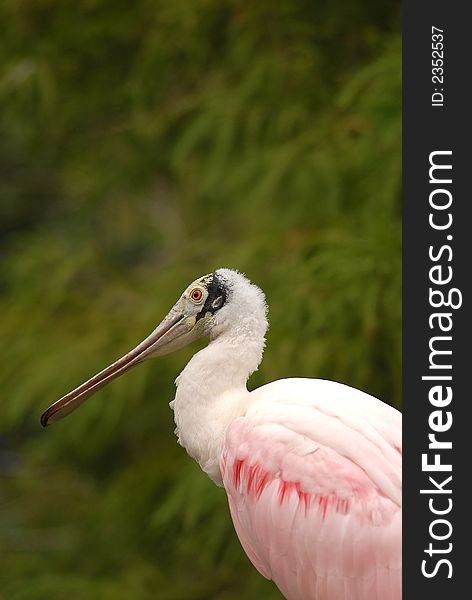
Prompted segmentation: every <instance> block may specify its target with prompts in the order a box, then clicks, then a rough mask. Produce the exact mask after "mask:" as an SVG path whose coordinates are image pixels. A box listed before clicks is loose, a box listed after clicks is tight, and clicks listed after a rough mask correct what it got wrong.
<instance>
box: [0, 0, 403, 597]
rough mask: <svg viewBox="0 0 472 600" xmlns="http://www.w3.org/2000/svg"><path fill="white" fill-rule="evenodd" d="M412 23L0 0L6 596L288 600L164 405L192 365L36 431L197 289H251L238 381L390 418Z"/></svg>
mask: <svg viewBox="0 0 472 600" xmlns="http://www.w3.org/2000/svg"><path fill="white" fill-rule="evenodd" d="M399 24H400V15H399V3H397V2H385V1H382V0H380V1H379V0H350V1H349V2H344V1H343V2H341V1H340V0H331V1H329V2H328V1H319V0H317V1H313V0H311V1H307V0H306V1H298V2H296V1H291V2H289V1H287V0H281V1H277V2H274V1H271V2H269V1H267V0H259V1H257V2H256V1H253V2H249V1H247V0H246V1H244V0H234V1H225V0H178V1H174V2H172V1H170V0H168V1H164V0H160V1H151V0H148V1H139V2H129V1H128V2H124V1H123V0H84V1H82V2H77V1H75V2H72V1H67V0H62V1H59V0H56V1H55V0H24V1H21V0H5V1H3V2H1V3H0V129H1V131H0V134H1V135H0V168H1V177H0V228H1V238H0V253H1V258H2V264H1V267H0V315H1V317H0V318H1V352H2V355H1V368H0V384H1V387H0V389H1V398H0V402H1V408H0V431H1V433H0V598H1V599H2V600H4V599H8V600H43V599H45V600H46V599H48V600H49V599H50V600H56V599H61V600H62V599H64V598H67V599H71V600H76V599H80V600H85V599H89V598H91V599H95V598H96V599H100V600H101V599H104V600H115V599H116V600H130V599H133V600H134V599H136V600H141V599H142V600H148V599H149V600H151V599H155V598H159V599H160V600H176V599H179V600H187V599H188V600H193V599H201V600H205V599H218V600H233V599H234V600H235V599H241V598H243V599H251V600H252V599H254V600H258V599H260V598H264V599H267V600H271V599H272V600H275V599H276V598H280V595H279V594H278V592H277V591H276V590H275V587H274V586H273V585H272V584H271V583H269V582H266V581H264V580H263V579H262V577H261V576H260V575H259V574H258V573H257V572H256V571H255V569H254V568H253V567H252V566H251V564H250V563H249V561H248V560H247V558H246V557H245V555H244V553H243V551H242V550H241V548H240V546H239V543H238V541H237V539H236V536H235V534H234V531H233V528H232V525H231V521H230V517H229V514H228V509H227V506H226V499H225V495H224V492H223V491H222V490H220V489H218V488H216V487H215V486H214V485H213V484H212V483H211V482H210V481H209V480H207V478H206V477H205V475H204V474H203V473H201V472H200V471H199V469H198V467H197V466H196V465H194V464H193V462H192V461H191V460H190V459H189V458H188V457H187V456H186V454H185V452H184V451H183V450H182V448H180V447H178V445H177V444H176V440H175V438H174V435H173V428H174V424H173V421H172V413H171V411H170V409H169V407H168V402H169V401H170V400H171V399H172V398H173V394H174V385H173V381H174V379H175V377H176V376H177V374H178V373H179V372H180V370H181V369H182V368H183V366H184V364H185V362H186V360H188V358H189V357H190V356H191V354H192V353H193V352H194V351H195V347H193V348H188V349H186V350H182V351H180V352H179V353H177V354H176V355H174V356H169V357H165V358H162V359H159V360H156V361H150V362H149V363H148V364H145V365H143V366H141V367H140V368H139V369H136V370H135V371H134V372H133V373H130V374H129V375H127V376H126V377H125V378H123V379H122V380H119V381H116V382H115V383H113V384H112V385H111V386H109V388H108V389H104V390H103V391H101V392H100V394H99V395H98V396H97V397H95V398H94V399H93V400H91V401H90V402H89V403H87V405H86V406H84V407H83V408H82V409H81V410H80V411H78V412H77V413H76V414H74V415H73V417H70V419H68V420H66V421H63V422H61V423H60V424H58V425H56V426H54V427H52V428H50V429H47V430H42V429H41V428H40V427H39V421H38V419H39V415H40V413H41V412H42V410H43V409H44V408H46V406H47V405H48V404H50V403H51V402H52V401H54V400H55V399H57V398H58V397H59V396H61V395H63V394H64V393H65V392H66V391H68V390H69V389H71V388H72V387H75V386H76V385H77V384H79V383H80V382H81V381H82V380H83V379H85V378H87V377H89V376H90V375H91V374H93V373H94V372H96V371H97V370H99V369H100V368H102V367H103V366H105V365H106V364H108V363H109V362H110V361H112V360H114V359H115V358H117V357H118V356H119V355H121V354H122V353H124V352H125V351H126V350H128V349H129V348H130V347H131V346H132V345H134V344H135V343H136V342H137V341H139V340H140V339H141V338H142V337H143V336H144V335H146V334H147V333H148V332H149V331H150V330H151V329H153V328H154V326H155V325H156V324H157V322H158V321H159V320H160V319H161V318H162V317H163V316H164V314H165V313H166V312H167V310H168V309H169V308H170V306H171V305H172V304H173V303H174V302H175V300H176V299H177V298H178V296H179V295H180V293H181V291H182V290H183V289H184V288H185V287H186V286H187V285H188V283H189V282H190V281H192V280H193V279H195V278H196V277H198V276H200V275H202V274H205V273H207V272H209V271H211V270H213V269H214V268H216V267H219V266H227V267H233V268H238V269H240V270H242V271H244V272H245V273H246V274H247V275H248V276H249V277H250V278H251V279H252V280H253V281H254V282H255V283H257V284H258V285H260V286H261V287H262V288H263V289H264V290H265V292H266V294H267V300H268V303H269V307H270V315H269V316H270V324H271V327H270V330H269V334H268V340H267V350H266V353H265V358H264V361H263V363H262V366H261V368H260V370H259V371H258V372H257V373H256V374H255V375H254V376H253V377H252V378H251V380H250V382H249V383H250V387H251V388H252V387H255V386H258V385H260V384H262V383H265V382H268V381H271V380H273V379H277V378H280V377H286V376H295V375H297V376H309V377H323V378H329V379H336V380H339V381H342V382H346V383H349V384H350V385H353V386H356V387H359V388H361V389H364V390H366V391H368V392H370V393H372V394H374V395H376V396H378V397H380V398H382V399H384V400H386V401H387V402H390V403H393V404H395V405H396V406H399V403H400V383H401V380H400V341H401V338H400V335H401V329H400V319H401V304H400V297H401V277H400V249H401V238H400V185H401V176H400V175H401V173H400V168H401V156H400V144H401V129H400V116H401V113H400V110H401V106H400V86H401V58H400V50H401V49H400V34H399Z"/></svg>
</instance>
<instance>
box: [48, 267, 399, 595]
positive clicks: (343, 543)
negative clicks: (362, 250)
mask: <svg viewBox="0 0 472 600" xmlns="http://www.w3.org/2000/svg"><path fill="white" fill-rule="evenodd" d="M267 310H268V309H267V304H266V299H265V295H264V293H263V292H262V290H261V289H260V288H259V287H257V286H256V285H254V284H253V283H251V282H250V281H249V280H248V279H247V278H246V276H245V275H244V274H242V273H240V272H239V271H236V270H232V269H227V268H220V269H217V270H215V271H214V272H212V273H210V274H207V275H204V276H203V277H200V278H198V279H196V280H195V281H194V282H193V283H191V284H190V285H189V286H188V287H187V289H186V290H185V291H184V293H183V294H182V295H181V297H180V298H179V300H178V301H177V302H176V304H175V305H174V306H173V308H172V309H171V310H170V312H169V313H168V314H167V316H166V317H165V318H164V319H163V320H162V322H161V323H160V324H159V325H158V326H157V327H156V328H155V329H154V331H152V333H151V334H150V335H149V336H148V337H147V338H146V339H145V340H143V341H142V342H141V343H140V344H138V345H137V346H136V347H135V348H134V349H133V350H131V351H130V352H128V353H127V354H125V355H124V356H123V357H122V358H120V359H118V360H117V361H115V362H114V363H113V364H111V365H110V366H108V367H107V368H105V369H104V370H102V371H100V372H99V373H98V374H97V375H95V376H94V377H92V378H91V379H89V380H87V381H86V382H85V383H83V384H82V385H80V386H79V387H77V388H75V389H74V390H73V391H71V392H69V393H68V394H66V395H65V396H63V397H62V398H60V399H59V400H57V401H56V402H55V403H54V404H52V405H51V406H50V407H49V408H48V409H47V410H46V411H45V412H44V413H43V414H42V416H41V423H42V425H43V426H46V425H49V424H51V423H53V422H55V421H58V420H59V419H61V418H63V417H65V416H66V415H68V414H69V413H71V412H72V411H74V410H75V409H76V408H77V407H79V406H80V405H81V404H82V403H83V402H84V401H85V400H87V399H88V398H89V397H90V396H92V395H93V394H95V393H96V392H97V391H98V390H99V389H100V388H102V387H103V386H105V385H106V384H108V383H109V382H110V381H112V380H114V379H115V378H117V377H119V376H120V375H122V374H123V373H125V372H126V371H128V370H129V369H131V368H133V367H134V366H136V365H138V364H140V363H142V362H143V361H145V360H147V359H149V358H151V357H157V356H163V355H165V354H168V353H170V352H173V351H175V350H177V349H179V348H181V347H183V346H185V345H186V344H188V343H190V342H192V341H194V340H197V339H198V338H202V337H207V338H208V339H209V343H208V344H207V345H206V346H205V347H204V348H203V349H201V350H199V351H198V352H197V353H196V354H194V355H193V356H192V358H191V359H190V361H189V362H188V364H187V365H186V366H185V368H184V369H183V371H182V372H181V373H180V375H179V376H178V377H177V379H176V382H175V383H176V394H175V398H174V399H173V400H172V401H171V402H170V406H171V408H172V410H173V413H174V420H175V424H176V434H177V437H178V442H179V443H180V444H181V445H182V446H183V447H184V448H185V449H186V451H187V453H188V454H189V455H190V456H191V457H192V458H193V459H195V460H196V461H197V463H198V464H199V465H200V467H201V469H202V470H203V471H204V472H205V473H206V474H207V475H208V476H209V477H210V478H211V479H212V480H213V481H214V482H215V483H216V484H217V485H218V486H222V487H224V489H225V491H226V494H227V498H228V504H229V511H230V513H231V517H232V520H233V524H234V527H235V530H236V533H237V536H238V538H239V540H240V542H241V545H242V547H243V549H244V550H245V552H246V554H247V556H248V558H249V560H250V561H251V562H252V563H253V565H254V566H255V568H256V569H257V570H258V571H259V572H260V573H261V574H262V575H263V576H264V577H266V578H267V579H271V580H273V582H274V583H275V584H276V586H277V587H278V588H279V590H280V592H281V593H282V595H283V596H284V597H285V598H286V599H287V600H399V599H400V598H401V593H402V591H401V557H402V555H401V540H402V531H401V511H402V493H401V489H402V488H401V485H402V484H401V453H402V437H401V427H402V423H401V413H400V412H399V411H397V410H396V409H395V408H393V407H391V406H389V405H388V404H386V403H383V402H382V401H380V400H378V399H376V398H374V397H373V396H371V395H369V394H367V393H365V392H362V391H360V390H357V389H355V388H353V387H349V386H347V385H345V384H341V383H336V382H334V381H329V380H325V379H309V378H296V377H295V378H287V379H280V380H277V381H274V382H272V383H268V384H266V385H263V386H261V387H259V388H257V389H254V390H252V391H248V388H247V380H248V378H249V376H250V375H251V374H252V373H253V372H254V371H256V370H257V369H258V367H259V364H260V362H261V360H262V355H263V352H264V347H265V335H266V331H267V328H268V319H267Z"/></svg>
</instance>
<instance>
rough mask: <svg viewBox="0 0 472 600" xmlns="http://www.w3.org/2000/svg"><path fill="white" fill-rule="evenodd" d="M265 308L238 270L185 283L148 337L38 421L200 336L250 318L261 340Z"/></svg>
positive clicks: (52, 416) (58, 414)
mask: <svg viewBox="0 0 472 600" xmlns="http://www.w3.org/2000/svg"><path fill="white" fill-rule="evenodd" d="M266 312H267V308H266V304H265V298H264V294H263V293H262V291H261V290H260V289H259V288H258V287H256V286H255V285H253V284H252V283H251V282H250V281H249V280H248V279H246V277H244V275H242V274H241V273H239V272H238V271H233V270H230V269H218V270H216V271H214V272H213V273H210V274H208V275H204V276H203V277H200V278H199V279H196V280H195V281H194V282H193V283H191V284H190V285H189V286H188V287H187V289H186V290H185V291H184V293H183V294H182V295H181V296H180V298H179V299H178V300H177V302H176V303H175V304H174V306H173V307H172V309H171V310H170V311H169V313H168V314H167V316H166V317H165V318H164V319H163V320H162V321H161V323H160V324H159V325H158V326H157V327H156V328H155V329H154V331H153V332H152V333H151V334H150V335H149V336H148V337H147V338H146V339H144V340H143V341H142V342H141V343H140V344H138V345H137V346H136V347H135V348H134V349H133V350H131V351H130V352H128V353H127V354H125V355H124V356H122V357H121V358H119V359H118V360H117V361H115V362H114V363H112V364H111V365H109V366H108V367H106V368H105V369H103V370H102V371H100V372H99V373H97V374H96V375H94V376H93V377H91V378H90V379H88V380H87V381H86V382H84V383H83V384H82V385H80V386H79V387H77V388H75V389H74V390H72V391H71V392H69V393H68V394H66V395H65V396H63V397H62V398H60V399H59V400H57V401H56V402H55V403H54V404H52V405H51V406H50V407H49V408H48V409H47V410H46V411H45V412H44V413H43V414H42V416H41V424H42V425H43V426H44V427H45V426H46V425H49V424H51V423H54V422H55V421H59V420H60V419H62V418H63V417H65V416H67V415H68V414H70V413H71V412H73V411H74V410H75V409H76V408H78V407H79V406H80V405H81V404H82V403H83V402H85V400H87V399H88V398H90V397H91V396H93V395H94V394H95V393H96V392H97V391H98V390H99V389H101V388H102V387H104V386H105V385H106V384H107V383H110V381H113V379H116V378H117V377H119V376H120V375H123V374H124V373H126V372H127V371H129V370H130V369H131V368H132V367H135V366H136V365H138V364H140V363H142V362H143V361H144V360H146V359H147V358H151V357H155V356H163V355H165V354H169V353H171V352H174V351H175V350H178V349H180V348H182V347H183V346H186V345H187V344H189V343H190V342H193V341H194V340H197V339H199V338H201V337H203V336H208V337H209V338H210V339H214V338H216V337H218V336H219V335H222V334H223V333H225V332H226V331H228V330H230V329H231V328H234V327H237V326H241V325H243V326H244V324H246V325H247V323H248V322H249V323H251V324H252V325H253V326H254V327H257V328H259V329H260V333H261V336H262V339H263V336H264V334H265V331H266V329H267V319H266Z"/></svg>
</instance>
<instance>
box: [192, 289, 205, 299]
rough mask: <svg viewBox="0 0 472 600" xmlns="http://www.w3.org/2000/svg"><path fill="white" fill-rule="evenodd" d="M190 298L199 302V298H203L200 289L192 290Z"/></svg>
mask: <svg viewBox="0 0 472 600" xmlns="http://www.w3.org/2000/svg"><path fill="white" fill-rule="evenodd" d="M190 298H192V300H193V301H194V302H200V300H201V299H202V298H203V292H202V290H199V289H198V288H195V289H194V290H192V291H191V293H190Z"/></svg>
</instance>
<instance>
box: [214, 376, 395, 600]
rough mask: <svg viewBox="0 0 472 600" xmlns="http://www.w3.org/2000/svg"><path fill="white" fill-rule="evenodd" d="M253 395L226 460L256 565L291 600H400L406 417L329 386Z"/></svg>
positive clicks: (288, 384)
mask: <svg viewBox="0 0 472 600" xmlns="http://www.w3.org/2000/svg"><path fill="white" fill-rule="evenodd" d="M251 395H252V397H253V401H252V403H251V405H250V406H249V409H248V411H247V413H246V415H245V416H244V417H241V418H238V419H236V420H235V421H234V422H233V423H232V424H231V426H230V427H229V429H228V431H227V434H226V438H225V444H224V447H223V452H222V460H221V470H222V474H223V482H224V485H225V488H226V491H227V493H228V499H229V504H230V509H231V514H232V517H233V521H234V524H235V528H236V531H237V533H238V536H239V538H240V541H241V543H242V545H243V547H244V549H245V550H246V553H247V554H248V556H249V558H250V559H251V561H252V562H253V563H254V565H255V566H256V567H257V568H258V570H259V571H260V572H261V573H262V574H263V575H264V576H265V577H268V578H270V579H273V580H274V581H275V582H276V584H277V585H278V587H279V589H280V590H281V591H282V593H283V594H284V595H285V596H286V597H287V598H288V599H290V600H309V599H310V600H347V599H349V600H398V599H399V598H400V597H401V415H400V413H398V411H396V410H395V409H393V408H391V407H389V406H388V405H386V404H384V403H382V402H380V401H379V400H377V399H375V398H373V397H372V396H369V395H368V394H365V393H363V392H360V391H359V390H355V389H354V388H350V387H348V386H345V385H342V384H337V383H334V382H331V381H326V380H315V379H285V380H280V381H276V382H274V383H271V384H268V385H266V386H263V387H261V388H259V389H257V390H255V391H254V392H252V393H251Z"/></svg>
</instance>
